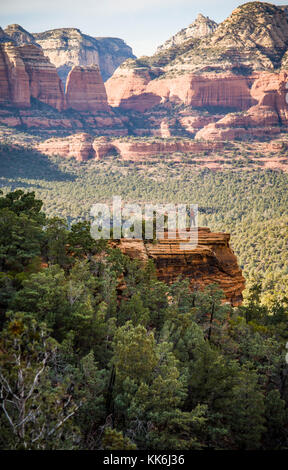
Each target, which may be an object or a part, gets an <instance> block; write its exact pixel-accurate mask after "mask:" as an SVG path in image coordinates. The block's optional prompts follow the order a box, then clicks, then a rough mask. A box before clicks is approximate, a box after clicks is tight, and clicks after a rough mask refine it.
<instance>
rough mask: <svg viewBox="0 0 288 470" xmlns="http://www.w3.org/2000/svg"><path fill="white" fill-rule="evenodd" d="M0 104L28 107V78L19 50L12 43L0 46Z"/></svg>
mask: <svg viewBox="0 0 288 470" xmlns="http://www.w3.org/2000/svg"><path fill="white" fill-rule="evenodd" d="M0 103H2V104H5V105H13V106H16V107H28V106H30V85H29V76H28V73H27V71H26V67H25V64H24V61H23V58H22V56H21V54H20V53H19V49H18V48H17V47H16V46H15V44H14V43H13V42H4V43H2V44H0Z"/></svg>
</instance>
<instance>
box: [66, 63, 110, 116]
mask: <svg viewBox="0 0 288 470" xmlns="http://www.w3.org/2000/svg"><path fill="white" fill-rule="evenodd" d="M66 103H67V108H73V109H76V110H77V111H90V112H92V113H93V112H98V111H108V110H109V107H108V103H107V95H106V90H105V86H104V83H103V80H102V77H101V75H100V71H99V67H98V65H91V66H89V67H83V66H82V67H80V66H74V67H73V68H72V70H71V71H70V72H69V75H68V78H67V85H66Z"/></svg>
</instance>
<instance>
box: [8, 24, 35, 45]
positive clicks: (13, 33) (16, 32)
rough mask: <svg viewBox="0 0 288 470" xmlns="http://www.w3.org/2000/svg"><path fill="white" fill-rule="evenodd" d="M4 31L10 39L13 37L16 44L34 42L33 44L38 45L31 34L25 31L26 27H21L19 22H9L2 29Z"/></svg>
mask: <svg viewBox="0 0 288 470" xmlns="http://www.w3.org/2000/svg"><path fill="white" fill-rule="evenodd" d="M4 31H5V33H6V34H7V35H8V36H9V37H10V38H11V39H13V41H14V43H15V44H17V46H22V45H23V44H34V46H38V47H40V46H39V45H38V44H37V42H36V40H35V38H34V36H33V34H31V33H29V32H28V31H26V29H24V28H22V26H20V25H19V24H10V25H9V26H7V28H5V29H4Z"/></svg>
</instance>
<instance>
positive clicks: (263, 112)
mask: <svg viewBox="0 0 288 470" xmlns="http://www.w3.org/2000/svg"><path fill="white" fill-rule="evenodd" d="M287 77H288V74H287V72H284V71H283V72H280V73H278V74H276V73H269V72H262V73H261V74H260V75H259V78H258V79H257V80H255V82H254V83H253V86H252V88H251V96H252V97H253V98H254V99H255V100H257V102H258V103H257V105H255V106H252V107H251V108H250V109H248V110H247V111H246V112H245V113H239V114H237V113H236V114H227V115H226V116H225V117H223V118H222V119H220V120H219V121H217V122H216V123H209V124H208V125H207V126H205V127H204V128H202V129H201V130H199V131H198V132H197V134H196V136H195V138H196V139H204V140H211V141H219V140H234V139H239V138H248V137H262V136H267V135H269V136H272V135H274V134H278V133H279V132H280V130H281V128H282V127H283V126H287V124H288V105H287V102H286V93H287V88H286V83H287Z"/></svg>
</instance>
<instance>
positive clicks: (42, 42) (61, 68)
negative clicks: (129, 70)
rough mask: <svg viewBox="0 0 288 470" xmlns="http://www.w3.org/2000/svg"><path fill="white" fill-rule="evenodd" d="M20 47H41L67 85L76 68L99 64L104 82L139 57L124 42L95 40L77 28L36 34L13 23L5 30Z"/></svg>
mask: <svg viewBox="0 0 288 470" xmlns="http://www.w3.org/2000/svg"><path fill="white" fill-rule="evenodd" d="M4 32H5V34H6V35H7V36H9V37H10V38H11V39H13V41H14V43H15V44H17V45H18V46H22V45H23V44H34V45H36V46H38V47H41V48H42V50H43V51H44V54H45V56H47V57H48V58H49V59H50V61H51V63H52V64H54V65H55V67H56V68H57V71H58V74H59V76H60V78H61V80H62V82H63V84H64V85H65V82H66V79H67V76H68V73H69V71H70V70H71V68H72V67H73V66H74V65H76V66H77V65H84V66H87V65H99V67H100V72H101V75H102V77H103V80H107V78H109V77H110V76H111V75H112V74H113V72H114V70H115V69H116V68H117V67H118V66H119V65H120V64H121V63H122V62H124V61H125V60H126V59H128V58H131V57H132V58H135V56H134V55H133V53H132V49H131V47H129V46H128V45H127V44H126V43H125V42H124V41H123V40H122V39H119V38H110V37H107V38H106V37H103V38H101V37H92V36H88V35H87V34H83V33H82V32H81V31H80V30H79V29H77V28H60V29H52V30H50V31H45V32H43V33H34V34H31V33H30V32H28V31H26V30H25V29H24V28H22V26H20V25H19V24H11V25H9V26H7V27H6V28H5V30H4Z"/></svg>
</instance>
